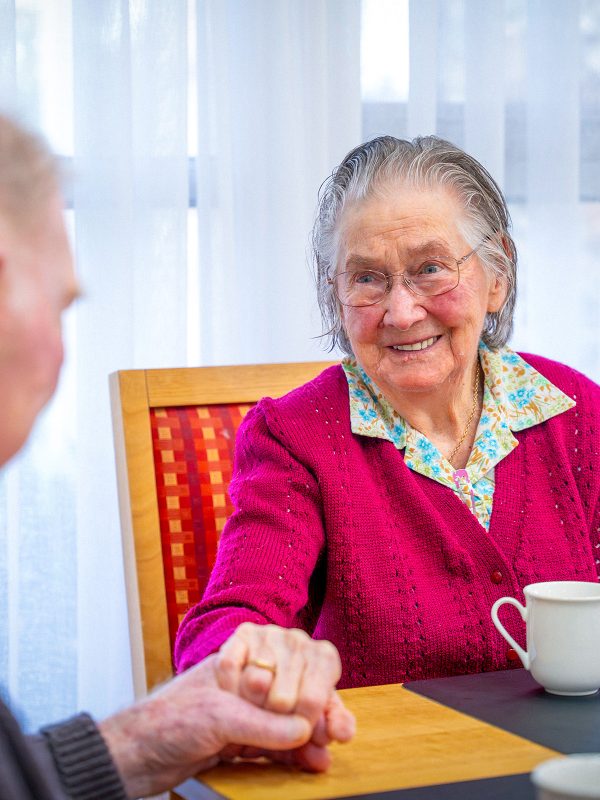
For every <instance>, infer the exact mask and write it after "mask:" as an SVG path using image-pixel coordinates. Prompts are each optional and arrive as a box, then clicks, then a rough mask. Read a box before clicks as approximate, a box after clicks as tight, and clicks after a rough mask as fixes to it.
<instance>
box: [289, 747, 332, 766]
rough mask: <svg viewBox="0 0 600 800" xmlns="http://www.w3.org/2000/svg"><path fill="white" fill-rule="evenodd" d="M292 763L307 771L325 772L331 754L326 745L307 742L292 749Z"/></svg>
mask: <svg viewBox="0 0 600 800" xmlns="http://www.w3.org/2000/svg"><path fill="white" fill-rule="evenodd" d="M294 763H296V764H297V765H298V766H299V767H301V768H302V769H305V770H308V771H309V772H325V770H326V769H328V768H329V765H330V764H331V755H330V753H329V750H328V749H327V748H326V747H319V746H318V745H316V744H314V743H313V742H307V743H306V744H305V745H303V746H302V747H299V748H298V749H297V750H295V751H294Z"/></svg>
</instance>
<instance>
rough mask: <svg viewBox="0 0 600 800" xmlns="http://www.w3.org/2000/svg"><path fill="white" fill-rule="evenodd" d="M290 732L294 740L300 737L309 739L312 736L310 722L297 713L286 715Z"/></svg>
mask: <svg viewBox="0 0 600 800" xmlns="http://www.w3.org/2000/svg"><path fill="white" fill-rule="evenodd" d="M286 721H287V728H288V734H289V737H290V739H293V740H294V741H296V740H298V739H308V738H309V736H310V732H311V730H310V724H309V722H308V720H307V719H306V718H305V717H301V716H299V715H297V714H295V715H293V716H289V717H286Z"/></svg>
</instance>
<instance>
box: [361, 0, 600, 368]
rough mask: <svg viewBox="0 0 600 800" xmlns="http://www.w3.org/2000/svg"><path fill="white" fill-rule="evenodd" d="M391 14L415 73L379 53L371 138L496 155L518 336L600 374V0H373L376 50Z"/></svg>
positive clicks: (367, 131) (519, 344)
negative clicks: (509, 224) (515, 258)
mask: <svg viewBox="0 0 600 800" xmlns="http://www.w3.org/2000/svg"><path fill="white" fill-rule="evenodd" d="M378 12H379V13H378ZM365 14H367V15H368V16H369V18H370V19H371V21H370V22H369V26H370V27H369V28H367V25H366V24H365ZM391 18H392V19H393V26H395V28H396V30H397V31H399V32H400V33H399V35H400V40H401V41H406V45H407V48H408V52H409V61H410V70H409V80H408V81H406V83H403V81H402V80H401V79H400V77H399V73H400V72H401V67H400V59H399V58H398V56H397V54H396V58H395V63H394V61H393V60H392V59H391V58H390V59H389V61H387V62H386V60H385V59H386V54H385V53H383V54H382V55H381V56H380V57H379V59H378V60H379V64H380V70H379V73H378V74H376V71H374V72H373V74H370V75H369V76H368V78H369V80H368V83H367V84H366V85H365V86H364V91H363V99H364V106H363V119H364V126H363V133H364V136H365V138H369V137H371V136H373V135H377V134H380V133H393V134H394V135H397V136H409V137H412V136H416V135H419V134H429V133H437V134H438V135H441V136H444V137H446V138H448V139H450V140H451V141H453V142H455V143H456V144H458V145H460V146H462V147H464V148H465V149H466V150H467V151H468V152H470V153H472V154H473V155H475V156H476V157H477V158H478V159H479V160H480V161H482V163H483V164H485V165H486V166H487V168H488V169H489V170H490V172H491V173H492V175H493V176H494V177H495V178H496V180H497V181H498V183H499V184H500V186H501V187H502V188H503V190H504V192H505V194H506V195H507V198H508V201H509V206H510V209H511V213H512V216H513V221H514V227H515V238H516V240H517V246H518V249H519V253H520V269H519V299H518V305H517V313H516V325H515V333H514V336H513V340H512V345H513V346H514V347H515V348H517V349H521V350H525V351H529V352H537V353H540V354H543V355H546V356H548V357H550V358H555V359H558V360H561V361H564V362H566V363H568V364H571V365H572V366H575V367H577V368H579V369H581V370H582V371H584V372H586V373H587V374H588V375H590V376H591V377H594V378H595V379H596V380H600V314H599V309H600V257H599V252H600V251H599V248H598V231H599V230H600V172H599V167H600V152H599V151H598V146H597V142H598V135H599V133H600V129H599V124H598V119H599V111H600V3H599V2H598V0H580V2H577V0H486V2H480V0H407V2H406V3H387V2H386V0H364V2H363V56H365V55H366V54H367V51H371V50H372V49H373V41H376V40H377V38H379V40H380V41H384V40H386V38H387V37H388V36H389V29H390V27H392V26H391V23H390V19H391ZM373 20H377V21H376V22H373ZM366 33H368V34H369V41H368V42H366V41H365V38H364V37H365V34H366ZM367 45H368V47H367ZM364 77H365V73H364V70H363V78H364Z"/></svg>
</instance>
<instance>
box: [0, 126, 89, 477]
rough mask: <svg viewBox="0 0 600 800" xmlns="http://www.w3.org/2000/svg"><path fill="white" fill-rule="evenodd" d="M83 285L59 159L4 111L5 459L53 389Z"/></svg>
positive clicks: (0, 306) (1, 341) (0, 196)
mask: <svg viewBox="0 0 600 800" xmlns="http://www.w3.org/2000/svg"><path fill="white" fill-rule="evenodd" d="M77 291H78V290H77V282H76V279H75V275H74V272H73V262H72V257H71V251H70V247H69V241H68V238H67V234H66V231H65V226H64V220H63V214H62V201H61V196H60V187H59V179H58V170H57V166H56V162H55V160H54V158H53V157H52V155H51V154H50V153H49V151H48V150H47V148H46V147H45V146H44V145H43V144H42V143H41V142H40V141H39V140H38V139H37V138H35V137H34V136H32V135H31V134H29V133H27V132H26V131H24V130H23V129H22V128H20V127H19V126H18V125H16V124H15V123H14V122H12V121H11V120H9V119H7V118H6V117H2V116H0V392H1V395H0V398H1V399H0V408H1V411H0V464H3V463H4V462H5V461H7V460H8V459H9V458H10V457H11V456H12V455H14V453H16V451H17V450H18V449H19V448H20V447H21V445H22V444H23V443H24V441H25V439H26V438H27V436H28V434H29V431H30V430H31V427H32V425H33V423H34V421H35V418H36V416H37V414H38V413H39V411H40V410H41V409H42V408H43V406H44V405H45V404H46V403H47V402H48V400H49V399H50V397H51V396H52V393H53V392H54V389H55V387H56V383H57V380H58V374H59V371H60V366H61V364H62V359H63V349H62V335H61V314H62V312H63V311H64V310H65V308H67V306H68V305H69V304H70V303H71V301H72V300H73V298H74V297H75V296H76V295H77Z"/></svg>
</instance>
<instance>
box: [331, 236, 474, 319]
mask: <svg viewBox="0 0 600 800" xmlns="http://www.w3.org/2000/svg"><path fill="white" fill-rule="evenodd" d="M484 241H485V239H483V240H482V241H481V242H479V244H478V245H477V247H474V248H473V249H472V250H470V251H469V252H468V253H467V254H466V256H463V257H462V258H459V259H454V258H453V259H452V261H455V262H456V275H457V278H456V283H455V284H454V286H452V287H451V288H450V289H444V291H443V292H437V293H436V294H421V293H420V292H417V290H416V289H415V288H414V286H412V285H411V284H410V278H406V277H405V275H406V270H405V269H404V270H402V271H401V272H380V271H379V270H377V269H368V270H365V272H373V273H375V274H376V275H381V276H382V277H383V278H385V285H386V289H385V292H384V294H383V296H382V297H381V298H380V299H379V300H375V302H374V303H363V304H361V305H359V306H353V305H349V304H348V303H343V302H342V301H341V300H340V298H339V296H338V293H337V291H336V288H335V281H336V278H339V277H341V276H342V275H345V274H346V273H347V272H351V270H345V271H344V272H340V273H338V274H337V275H335V276H334V277H333V278H327V283H328V284H329V285H330V286H333V287H334V288H333V291H334V294H335V296H336V298H337V300H338V302H339V303H341V305H343V306H344V307H345V308H371V306H376V305H377V304H378V303H381V302H383V300H385V298H386V297H387V296H388V295H389V294H390V293H391V291H392V289H393V286H394V278H397V277H398V276H401V277H402V283H403V284H404V285H405V286H406V288H407V289H408V290H409V291H410V292H412V293H413V294H415V295H417V297H441V296H442V295H444V294H448V292H453V291H454V289H456V287H457V286H458V285H459V283H460V267H461V265H462V264H464V263H465V261H467V260H468V259H469V258H471V256H472V255H475V253H476V252H477V251H478V250H479V248H480V247H481V245H482V244H483V242H484ZM423 263H425V262H423Z"/></svg>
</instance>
